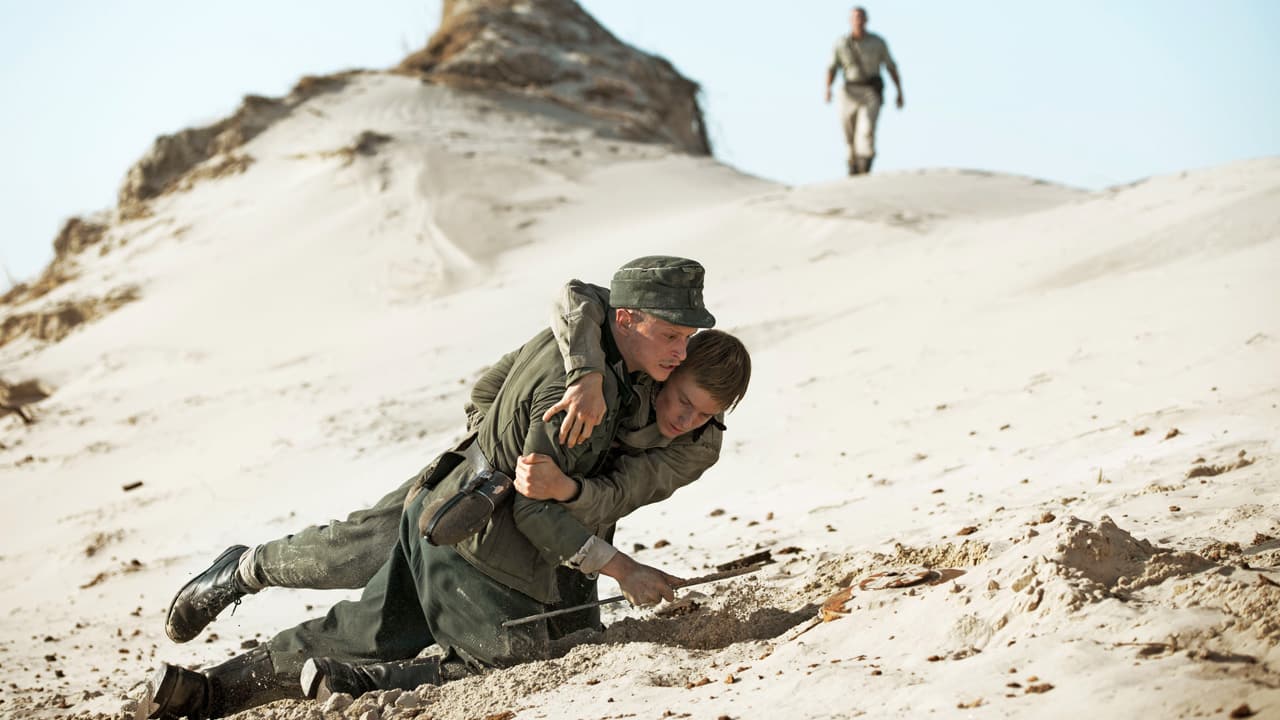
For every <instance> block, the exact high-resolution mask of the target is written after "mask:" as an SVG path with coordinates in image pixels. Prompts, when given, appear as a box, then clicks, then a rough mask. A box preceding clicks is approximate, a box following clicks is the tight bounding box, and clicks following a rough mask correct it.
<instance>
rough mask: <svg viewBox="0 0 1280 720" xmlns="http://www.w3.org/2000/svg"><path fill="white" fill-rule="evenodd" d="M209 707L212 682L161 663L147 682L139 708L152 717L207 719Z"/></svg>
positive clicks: (161, 719) (197, 674)
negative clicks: (210, 683)
mask: <svg viewBox="0 0 1280 720" xmlns="http://www.w3.org/2000/svg"><path fill="white" fill-rule="evenodd" d="M208 707H209V679H208V678H207V677H205V676H204V675H203V674H202V673H198V672H196V671H195V670H188V669H186V668H182V667H178V666H177V665H170V664H168V663H161V665H160V667H158V668H156V671H155V673H153V674H152V675H151V678H150V679H149V680H148V681H147V684H146V687H145V689H144V694H143V696H142V697H141V698H140V699H139V709H140V710H142V711H143V712H145V713H147V717H148V718H158V719H159V720H176V718H203V717H205V716H206V714H207V712H208Z"/></svg>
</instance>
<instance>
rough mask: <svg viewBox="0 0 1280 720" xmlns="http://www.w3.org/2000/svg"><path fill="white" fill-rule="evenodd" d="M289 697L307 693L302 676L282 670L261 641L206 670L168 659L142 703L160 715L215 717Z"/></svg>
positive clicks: (161, 718) (171, 719)
mask: <svg viewBox="0 0 1280 720" xmlns="http://www.w3.org/2000/svg"><path fill="white" fill-rule="evenodd" d="M284 699H293V700H301V699H302V693H301V692H300V691H299V689H298V683H297V680H296V679H293V678H281V677H279V676H277V675H276V674H275V668H274V667H273V666H272V664H271V655H270V654H269V653H268V652H267V649H266V648H261V647H260V648H255V649H253V650H250V651H249V652H247V653H244V654H242V655H237V656H235V657H233V658H231V659H230V660H228V661H226V662H224V663H222V664H221V665H215V666H214V667H211V668H208V669H206V670H202V671H200V672H196V671H194V670H187V669H186V668H180V667H178V666H176V665H170V664H168V663H164V664H162V665H161V666H160V667H159V668H158V669H157V670H156V672H155V674H154V675H153V676H152V678H151V681H150V682H149V683H148V685H147V695H146V696H144V697H143V698H142V701H141V703H140V708H141V709H143V710H145V711H146V712H147V717H148V718H156V719H157V720H177V719H178V718H189V720H213V718H222V717H226V716H228V715H234V714H235V713H238V712H240V711H242V710H248V709H249V708H252V707H257V706H259V705H265V704H267V703H269V702H274V701H276V700H284Z"/></svg>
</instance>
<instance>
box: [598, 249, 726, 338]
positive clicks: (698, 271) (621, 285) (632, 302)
mask: <svg viewBox="0 0 1280 720" xmlns="http://www.w3.org/2000/svg"><path fill="white" fill-rule="evenodd" d="M705 274H706V271H705V270H704V269H703V267H702V265H701V264H700V263H698V262H696V261H694V260H689V259H687V258H679V257H671V256H669V255H649V256H646V257H642V258H636V259H635V260H632V261H631V262H629V263H627V264H626V265H623V266H622V267H621V268H619V269H618V272H616V273H614V274H613V282H612V283H610V285H609V303H610V304H611V305H613V306H614V307H618V308H630V309H634V310H643V311H644V312H647V313H650V314H651V315H654V316H656V317H659V318H662V319H663V320H666V321H667V322H669V323H674V324H676V325H683V326H685V327H693V328H709V327H715V324H716V319H715V317H714V316H713V315H712V314H711V313H709V312H707V308H706V305H704V304H703V302H702V278H703V275H705Z"/></svg>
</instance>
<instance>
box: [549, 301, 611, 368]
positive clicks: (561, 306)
mask: <svg viewBox="0 0 1280 720" xmlns="http://www.w3.org/2000/svg"><path fill="white" fill-rule="evenodd" d="M608 307H609V291H608V290H606V289H605V288H602V287H598V286H596V285H592V284H590V283H584V282H582V281H581V280H570V281H569V282H568V283H566V284H565V286H564V287H563V288H561V289H560V293H559V294H558V295H556V300H555V304H554V306H553V307H552V310H551V332H552V334H554V335H555V337H556V344H557V345H558V346H559V348H560V355H561V357H563V358H564V371H565V373H566V374H567V376H568V377H567V379H568V383H567V384H569V385H572V384H573V383H574V382H576V381H577V380H578V378H580V377H581V376H582V375H584V374H586V373H591V372H599V373H602V372H604V370H605V364H606V361H605V357H604V348H603V345H602V341H603V339H602V337H601V334H602V332H603V328H604V322H605V319H606V318H605V313H606V312H607V310H608Z"/></svg>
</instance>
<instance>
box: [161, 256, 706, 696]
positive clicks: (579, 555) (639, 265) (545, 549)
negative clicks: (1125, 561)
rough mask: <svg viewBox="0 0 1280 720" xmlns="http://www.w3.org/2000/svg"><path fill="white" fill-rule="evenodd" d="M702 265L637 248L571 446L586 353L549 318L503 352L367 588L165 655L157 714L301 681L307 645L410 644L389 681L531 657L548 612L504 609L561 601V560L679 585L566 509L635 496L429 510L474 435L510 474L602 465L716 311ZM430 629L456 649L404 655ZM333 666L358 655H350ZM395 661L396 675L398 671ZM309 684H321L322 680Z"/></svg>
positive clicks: (546, 635)
mask: <svg viewBox="0 0 1280 720" xmlns="http://www.w3.org/2000/svg"><path fill="white" fill-rule="evenodd" d="M702 280H703V269H702V266H701V265H699V264H698V263H696V262H694V261H691V260H685V259H682V258H672V257H665V256H655V257H645V258H640V259H638V260H635V261H633V262H631V263H628V264H627V265H625V266H623V268H621V269H620V270H619V271H618V273H617V274H616V275H615V277H614V282H613V283H612V284H611V295H612V307H610V308H608V311H607V313H606V314H607V323H606V324H604V326H603V327H602V328H601V332H600V334H601V337H600V343H599V347H600V349H601V350H603V356H604V360H605V367H604V368H603V370H604V371H603V372H602V373H599V374H600V375H601V389H602V391H603V396H604V399H605V405H606V408H607V410H606V413H605V417H604V420H603V422H601V423H600V424H599V425H597V426H596V427H595V428H594V429H593V430H592V431H591V433H590V435H589V436H588V437H587V438H586V439H585V442H580V443H577V444H576V445H575V446H574V447H572V448H569V447H566V446H563V445H561V444H560V443H558V442H557V437H558V435H559V434H560V427H559V425H560V423H559V422H558V420H559V418H558V417H552V418H551V419H550V420H548V419H547V416H548V415H549V414H550V410H551V409H552V408H553V407H554V406H555V405H556V404H557V403H558V402H559V401H560V400H561V398H562V396H563V395H564V392H565V387H566V384H567V383H568V382H569V377H570V375H574V374H578V375H582V374H591V373H592V370H591V369H589V368H587V367H585V366H584V367H582V368H577V369H570V370H569V371H566V368H565V365H564V361H563V360H562V357H561V353H560V351H559V349H558V348H557V345H556V340H555V338H554V337H553V336H552V333H551V332H550V330H544V331H543V332H541V333H539V334H538V335H536V336H535V337H534V338H533V339H532V340H530V341H529V342H528V343H526V344H525V345H524V346H522V347H521V348H520V349H518V350H517V351H515V352H514V353H512V354H511V355H509V356H507V357H506V358H504V359H503V362H502V363H499V365H498V366H495V368H494V369H492V370H491V371H490V372H491V373H494V372H496V373H500V374H501V375H502V377H501V382H500V386H499V389H498V390H497V392H496V395H495V396H494V397H493V399H492V404H491V407H490V409H489V412H487V413H486V414H485V415H484V416H483V419H481V420H480V422H479V424H478V426H477V427H476V428H475V431H474V433H473V434H471V435H469V436H468V438H467V439H466V440H464V442H463V444H461V445H459V446H458V447H457V448H455V449H454V450H453V451H450V452H447V453H445V454H444V455H442V456H441V457H439V458H437V459H436V461H435V462H433V463H432V464H431V465H429V466H428V467H427V468H426V469H424V470H423V471H422V472H421V473H420V474H419V476H418V478H417V482H416V483H415V488H414V490H413V492H411V494H410V497H409V498H408V499H407V501H406V504H405V509H404V512H403V514H402V516H401V521H400V528H399V538H398V542H397V544H396V546H395V548H394V550H393V551H392V553H391V557H390V558H389V559H388V560H387V562H386V563H385V564H384V565H383V567H382V568H381V569H380V570H379V571H378V572H377V574H376V575H375V576H374V577H373V578H372V580H370V582H369V584H368V585H367V586H366V588H365V591H364V593H363V595H362V597H361V598H360V600H358V601H353V602H343V603H339V604H338V605H336V606H334V607H333V608H332V609H331V610H330V611H329V613H328V615H327V616H326V617H324V618H317V619H315V620H311V621H308V622H306V623H303V624H301V625H299V626H297V627H295V628H292V629H290V630H286V631H284V632H282V633H280V634H278V635H277V636H275V637H274V638H272V639H271V640H270V641H269V642H268V643H267V644H266V645H265V646H264V647H262V648H258V649H255V650H253V651H250V652H249V653H246V654H244V655H241V656H238V657H236V658H232V659H231V660H230V661H228V662H226V663H223V664H222V665H219V666H217V667H214V668H211V669H209V670H206V671H204V672H202V673H196V672H193V671H190V670H184V669H182V668H178V667H175V666H171V665H162V666H161V668H160V669H159V671H158V672H157V673H156V675H155V677H154V678H153V679H152V682H151V684H150V696H149V697H147V698H145V699H144V702H147V703H149V707H147V708H146V709H149V710H150V711H151V717H183V716H197V715H198V716H201V717H219V716H221V715H225V714H230V713H233V712H238V711H240V710H244V709H246V708H249V707H253V706H256V705H259V704H262V703H265V702H270V701H272V700H275V699H279V698H284V697H298V696H299V692H300V688H299V676H300V671H301V669H302V666H303V663H304V662H305V661H306V660H307V659H309V658H318V657H335V658H338V659H340V660H345V661H357V662H358V661H388V660H390V661H395V660H406V662H403V663H399V664H396V663H388V664H384V665H383V666H382V668H381V669H380V671H379V672H381V673H382V676H381V677H380V678H374V680H375V681H378V680H381V681H385V683H386V685H387V686H404V685H405V684H408V685H409V686H416V684H419V683H421V682H440V681H443V680H447V679H451V678H453V677H458V676H461V675H464V674H466V673H468V672H471V671H475V670H479V669H483V668H487V667H503V666H507V665H511V664H515V663H517V662H523V661H527V660H530V659H535V658H537V657H540V656H542V655H544V654H545V653H546V652H547V650H548V648H549V640H550V637H551V632H552V629H551V628H550V627H549V625H548V623H547V622H546V621H541V622H535V623H529V624H526V625H520V626H516V627H513V628H510V629H506V628H502V627H501V623H502V622H503V621H505V620H508V619H515V618H519V617H524V616H528V615H533V614H537V613H540V612H543V611H545V610H546V609H547V608H548V607H551V606H554V605H556V604H557V603H559V602H560V601H561V600H562V594H563V593H562V588H563V587H564V574H563V573H560V572H558V570H557V569H558V568H561V567H569V568H572V569H574V570H576V571H577V572H578V573H579V574H581V575H583V576H589V575H592V574H594V573H603V574H606V575H609V576H611V577H613V578H614V579H616V580H617V581H618V583H619V585H620V586H621V587H622V590H623V592H624V594H626V595H627V596H628V598H630V599H631V600H632V602H634V603H636V604H641V605H643V604H651V603H654V602H657V601H658V600H660V599H663V598H665V599H672V597H673V584H674V583H676V582H678V581H679V578H676V577H674V576H672V575H669V574H667V573H665V572H663V571H661V570H659V569H657V568H653V567H649V566H646V565H642V564H640V563H638V562H636V561H635V560H633V559H631V558H630V557H628V556H627V555H626V554H625V553H623V552H621V551H619V550H617V549H616V548H614V547H612V546H611V545H610V544H609V542H608V541H607V540H606V539H605V538H604V537H601V536H599V535H597V534H593V533H592V532H591V531H590V530H589V529H588V528H587V527H586V526H585V525H584V524H583V523H582V522H581V521H579V520H578V519H577V518H576V517H575V513H571V512H570V510H569V508H570V506H571V505H573V504H574V503H575V502H576V503H578V504H581V503H583V502H586V503H588V504H593V503H594V505H595V507H592V508H581V507H579V508H575V510H576V511H577V512H576V514H578V515H582V514H583V513H584V512H590V513H594V515H593V519H594V520H596V521H598V522H595V523H593V524H595V525H596V526H597V527H600V526H602V525H610V524H611V523H612V522H613V521H616V519H617V517H620V516H621V515H622V514H625V513H626V512H629V511H630V509H634V507H618V508H613V509H611V508H610V507H609V503H608V501H607V498H603V497H597V496H594V495H593V496H592V497H591V498H588V497H587V496H586V495H585V494H584V495H583V496H582V497H569V498H565V499H566V500H569V502H567V503H566V502H551V501H546V500H534V499H531V498H529V497H525V496H523V495H518V494H517V495H515V496H514V498H513V499H512V500H511V501H509V502H500V503H498V504H497V505H496V507H495V508H494V509H493V510H492V515H491V516H490V517H488V520H487V522H486V523H484V525H483V530H482V531H481V532H479V533H477V534H475V535H473V536H471V537H469V538H466V539H464V540H462V541H460V542H458V543H457V544H456V545H453V546H448V545H443V546H438V545H433V544H431V543H430V542H428V541H426V540H424V538H423V535H422V527H423V526H422V523H423V520H424V508H426V507H428V506H432V505H433V504H434V503H435V501H437V500H439V499H440V498H441V497H445V496H451V495H454V494H456V493H458V491H459V488H461V487H463V486H464V485H466V484H467V482H468V480H470V479H472V478H473V477H474V476H475V473H476V471H477V470H478V468H477V467H476V465H477V462H476V461H474V460H473V459H472V458H473V457H474V453H475V452H476V451H479V453H480V454H481V455H482V459H481V461H480V462H481V463H483V464H486V465H488V466H490V467H491V468H492V469H493V470H494V471H497V472H499V473H502V474H505V475H507V476H513V475H515V474H516V465H517V462H518V459H519V458H520V457H522V456H528V455H542V456H546V457H549V458H551V459H553V461H554V463H555V465H556V466H557V467H558V469H559V470H560V471H562V472H563V475H564V477H566V478H570V479H572V478H581V477H585V476H587V475H590V474H592V473H593V472H594V471H596V470H598V468H599V466H600V464H601V462H602V460H604V458H605V457H606V454H607V452H608V450H609V449H610V447H611V445H612V444H613V441H614V438H615V436H616V435H617V433H618V431H619V428H620V426H621V421H622V419H623V418H626V417H628V416H629V415H630V414H631V413H633V412H634V411H635V407H634V405H635V404H636V403H637V402H638V400H639V397H640V396H639V394H638V393H637V392H636V387H637V386H638V385H643V384H644V383H645V382H646V380H645V379H644V378H645V376H648V377H650V378H652V379H654V380H659V381H662V380H666V379H667V376H668V375H670V373H671V371H672V369H674V367H675V366H676V365H678V364H679V361H680V360H682V359H683V356H684V353H685V347H686V343H687V341H688V339H689V337H690V336H691V335H693V333H694V332H696V330H697V329H698V328H705V327H710V326H711V325H713V324H714V322H715V319H714V317H712V315H711V314H710V313H709V312H707V310H706V308H705V305H704V304H703V301H702ZM492 380H493V378H490V381H492ZM575 482H576V481H575ZM578 492H579V493H581V492H582V488H581V485H579V486H578ZM611 512H612V513H616V515H617V517H615V516H612V515H611V514H610V513H611ZM433 643H438V644H439V645H440V646H441V647H442V648H443V649H444V650H445V651H446V655H445V657H444V659H443V661H438V660H435V659H433V660H429V661H414V660H409V659H412V658H415V657H416V656H417V655H418V653H419V652H420V651H421V650H422V649H424V648H425V647H427V646H429V645H431V644H433ZM309 667H311V668H312V669H315V666H314V665H311V666H309ZM338 667H339V669H343V668H345V669H347V670H350V667H349V666H345V665H343V664H342V663H339V664H338ZM320 669H321V670H326V669H327V670H329V671H330V672H332V670H333V668H326V667H321V668H320ZM397 673H398V674H399V675H401V677H394V676H395V675H397ZM406 673H407V674H408V677H409V678H410V680H409V682H407V683H406V680H405V674H406ZM366 679H368V678H366ZM304 684H309V681H308V683H304ZM302 690H303V691H305V692H307V693H308V694H314V692H315V691H316V687H314V686H311V687H304V688H302Z"/></svg>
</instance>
